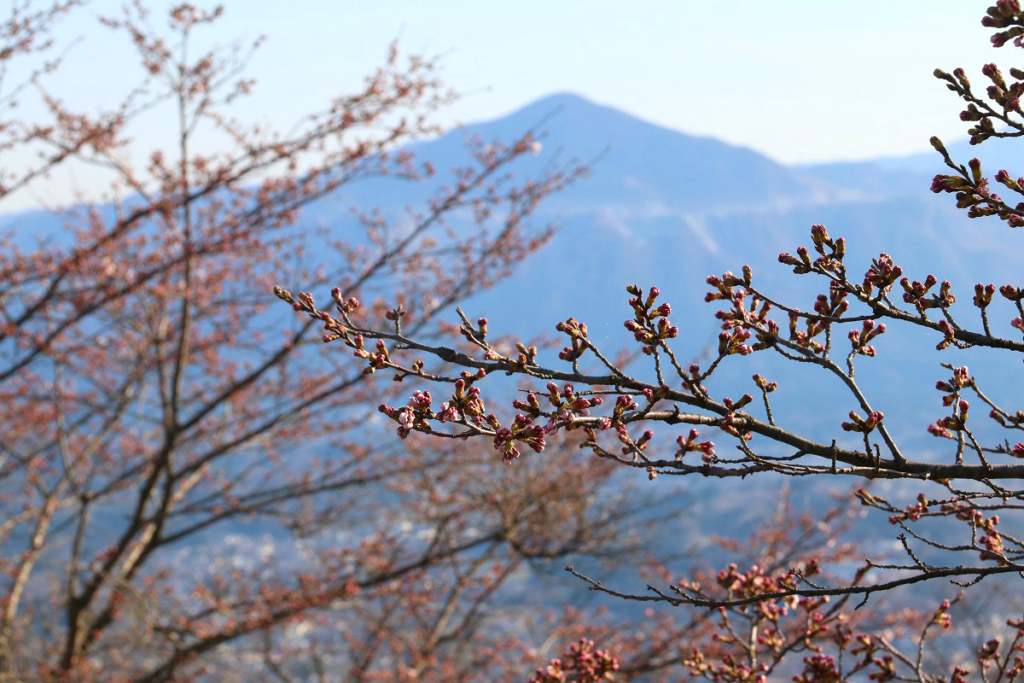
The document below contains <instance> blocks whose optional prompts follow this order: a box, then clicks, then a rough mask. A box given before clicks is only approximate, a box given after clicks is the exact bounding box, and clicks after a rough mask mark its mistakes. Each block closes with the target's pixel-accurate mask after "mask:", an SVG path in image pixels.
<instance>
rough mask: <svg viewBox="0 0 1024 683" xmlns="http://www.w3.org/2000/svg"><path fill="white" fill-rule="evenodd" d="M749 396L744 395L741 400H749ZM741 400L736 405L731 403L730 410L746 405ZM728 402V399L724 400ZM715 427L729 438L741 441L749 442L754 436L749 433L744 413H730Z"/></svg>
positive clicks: (748, 425)
mask: <svg viewBox="0 0 1024 683" xmlns="http://www.w3.org/2000/svg"><path fill="white" fill-rule="evenodd" d="M749 397H750V394H744V397H743V398H749ZM743 398H741V399H740V400H739V401H737V402H736V403H731V404H730V407H731V408H738V407H742V406H743V405H746V403H745V402H744V400H743ZM725 400H726V401H729V399H725ZM715 425H716V426H717V427H718V428H719V429H721V430H722V431H723V432H725V433H726V434H728V435H729V436H735V437H736V438H737V439H741V440H743V441H750V440H751V439H753V438H754V435H753V434H751V433H750V424H749V421H748V420H747V416H746V414H745V413H740V412H732V413H729V414H728V415H726V416H725V417H723V418H722V419H721V420H719V421H718V422H716V423H715Z"/></svg>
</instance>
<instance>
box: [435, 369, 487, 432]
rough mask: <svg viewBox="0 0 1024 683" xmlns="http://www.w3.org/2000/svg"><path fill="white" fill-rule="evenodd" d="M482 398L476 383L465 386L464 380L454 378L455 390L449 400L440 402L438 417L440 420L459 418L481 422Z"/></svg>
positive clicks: (455, 420)
mask: <svg viewBox="0 0 1024 683" xmlns="http://www.w3.org/2000/svg"><path fill="white" fill-rule="evenodd" d="M486 410H487V409H486V408H485V407H484V402H483V399H481V398H480V389H479V388H478V387H477V386H476V385H472V386H469V387H467V386H466V380H464V379H461V378H460V379H457V380H455V391H454V393H452V397H451V399H450V400H448V401H446V402H445V403H443V404H441V412H440V413H438V416H437V417H438V419H439V420H440V421H441V422H459V421H461V420H464V419H465V420H472V421H473V422H475V423H476V424H478V425H479V424H481V423H482V420H483V417H484V414H485V413H486Z"/></svg>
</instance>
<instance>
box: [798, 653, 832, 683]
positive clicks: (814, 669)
mask: <svg viewBox="0 0 1024 683" xmlns="http://www.w3.org/2000/svg"><path fill="white" fill-rule="evenodd" d="M793 681H794V683H842V681H843V676H842V675H841V674H840V672H839V669H838V667H837V666H836V660H835V657H832V656H831V655H827V654H824V653H822V652H819V653H817V654H813V655H811V656H810V657H804V668H803V671H801V672H800V673H799V674H798V675H796V676H794V677H793Z"/></svg>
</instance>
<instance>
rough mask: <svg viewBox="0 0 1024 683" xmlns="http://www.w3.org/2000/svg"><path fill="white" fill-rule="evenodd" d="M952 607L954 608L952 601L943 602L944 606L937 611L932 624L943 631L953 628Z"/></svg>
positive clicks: (941, 605) (940, 606)
mask: <svg viewBox="0 0 1024 683" xmlns="http://www.w3.org/2000/svg"><path fill="white" fill-rule="evenodd" d="M950 607H952V604H951V603H950V601H949V600H943V601H942V604H940V605H939V607H938V609H936V610H935V614H933V615H932V621H931V623H932V624H934V625H936V626H938V627H939V628H943V629H948V628H952V627H953V618H952V617H951V616H950V614H949V608H950Z"/></svg>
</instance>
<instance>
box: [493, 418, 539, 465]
mask: <svg viewBox="0 0 1024 683" xmlns="http://www.w3.org/2000/svg"><path fill="white" fill-rule="evenodd" d="M487 418H488V420H489V421H490V422H491V425H492V427H494V430H495V431H494V450H496V451H501V458H502V460H503V461H504V462H505V464H509V463H511V462H512V461H513V460H515V459H516V458H518V457H519V449H518V448H516V445H515V442H516V441H520V442H522V443H524V444H526V445H527V446H529V447H530V448H532V449H533V450H534V452H536V453H540V452H541V451H543V450H544V446H545V445H546V444H545V442H544V427H542V426H541V425H539V424H536V423H535V422H534V421H533V418H532V417H530V416H529V415H522V414H519V415H516V417H515V419H514V420H513V421H512V424H511V426H509V427H502V426H500V425H499V424H498V423H497V419H496V418H494V416H493V415H488V416H487Z"/></svg>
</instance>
